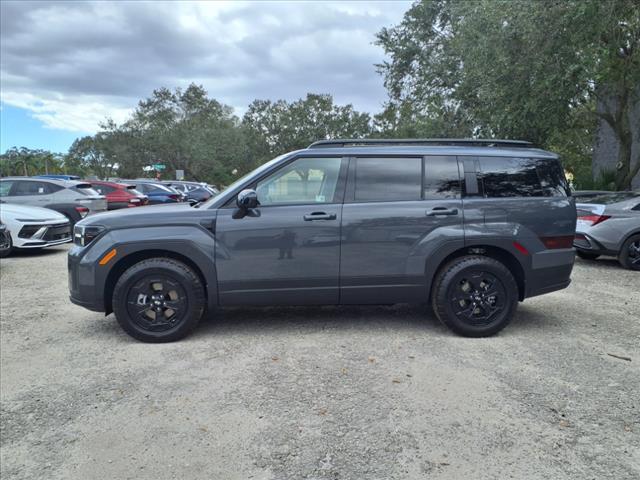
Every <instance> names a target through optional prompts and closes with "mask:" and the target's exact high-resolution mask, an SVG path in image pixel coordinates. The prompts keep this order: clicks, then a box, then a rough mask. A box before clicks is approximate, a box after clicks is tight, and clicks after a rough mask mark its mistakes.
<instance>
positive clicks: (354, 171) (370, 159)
mask: <svg viewBox="0 0 640 480" xmlns="http://www.w3.org/2000/svg"><path fill="white" fill-rule="evenodd" d="M575 227H576V207H575V204H574V201H573V199H572V198H571V196H570V190H569V188H568V185H567V182H566V180H565V176H564V172H563V169H562V167H561V164H560V161H559V159H558V156H557V155H555V154H553V153H550V152H547V151H544V150H540V149H537V148H533V146H532V145H531V144H529V143H527V142H523V141H507V140H392V141H390V140H324V141H319V142H316V143H314V144H312V145H310V146H309V147H308V148H306V149H303V150H298V151H295V152H291V153H288V154H285V155H282V156H280V157H277V158H275V159H274V160H272V161H270V162H268V163H266V164H264V165H262V166H260V167H259V168H257V169H256V170H254V171H253V172H251V173H249V174H248V175H246V176H244V177H243V178H241V179H239V180H238V181H236V182H235V183H233V184H232V185H230V186H229V187H228V188H227V189H226V190H225V191H223V192H222V193H220V194H219V195H217V196H215V197H213V198H212V199H210V200H209V201H207V202H205V203H202V204H199V206H198V207H197V208H192V207H189V206H188V205H186V204H178V205H159V206H153V207H147V208H140V209H138V208H134V209H128V210H123V211H118V212H112V213H111V214H108V215H104V214H99V215H93V216H91V217H88V218H86V219H85V220H83V221H81V222H79V223H78V224H77V225H76V227H75V229H74V243H75V245H74V246H73V247H72V248H71V250H70V251H69V257H68V264H69V288H70V292H71V301H73V302H74V303H76V304H78V305H81V306H83V307H86V308H88V309H90V310H94V311H100V312H105V313H106V314H109V313H111V312H114V313H115V316H116V318H117V321H118V322H119V323H120V325H121V326H122V328H123V329H124V330H125V331H126V332H127V333H129V334H130V335H131V336H133V337H135V338H137V339H139V340H142V341H148V342H164V341H172V340H177V339H180V338H182V337H184V336H185V335H187V334H188V333H189V332H190V331H192V329H193V328H194V327H195V326H196V325H197V324H198V322H199V320H200V319H201V318H202V316H203V315H205V312H211V314H212V315H214V313H213V312H214V310H215V308H217V307H225V306H231V305H326V304H336V305H349V304H393V303H400V302H403V303H404V302H415V303H430V304H431V305H432V307H433V310H434V312H435V314H436V316H437V317H438V318H439V319H440V320H441V321H442V322H443V323H444V324H445V325H447V326H448V327H449V328H450V329H451V330H453V331H454V332H456V333H458V334H460V335H464V336H470V337H481V336H488V335H492V334H495V333H496V332H498V331H500V330H501V329H502V328H504V327H505V326H506V325H507V324H508V323H509V322H510V321H511V319H512V318H513V317H514V313H515V311H516V306H517V304H518V302H519V301H522V300H524V299H526V298H529V297H533V296H536V295H540V294H544V293H548V292H552V291H555V290H559V289H562V288H565V287H567V286H568V285H569V282H570V275H571V270H572V268H573V263H574V250H573V247H572V244H573V237H574V232H575Z"/></svg>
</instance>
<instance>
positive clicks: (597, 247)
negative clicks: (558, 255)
mask: <svg viewBox="0 0 640 480" xmlns="http://www.w3.org/2000/svg"><path fill="white" fill-rule="evenodd" d="M573 246H574V247H575V249H576V250H578V251H580V252H585V253H593V254H595V255H618V252H617V251H615V250H613V249H611V248H607V247H606V246H605V245H603V244H602V243H600V242H599V241H598V240H596V239H595V238H593V237H592V236H591V235H589V234H587V233H581V232H578V233H576V237H575V240H574V241H573Z"/></svg>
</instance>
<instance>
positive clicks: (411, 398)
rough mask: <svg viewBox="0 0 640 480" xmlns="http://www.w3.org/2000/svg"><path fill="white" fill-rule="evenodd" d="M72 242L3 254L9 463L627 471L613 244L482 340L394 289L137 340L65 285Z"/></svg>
mask: <svg viewBox="0 0 640 480" xmlns="http://www.w3.org/2000/svg"><path fill="white" fill-rule="evenodd" d="M65 253H66V248H65V247H57V248H53V249H50V250H47V251H43V252H40V253H29V254H21V255H17V256H14V257H11V258H8V259H5V260H2V262H1V266H0V272H1V274H0V279H1V280H0V296H1V298H0V300H1V303H0V305H1V314H2V315H1V325H0V332H1V339H0V347H1V357H0V361H1V365H0V367H1V371H0V373H1V381H0V387H1V388H0V394H1V408H2V410H1V416H0V420H1V430H0V447H1V448H0V450H1V456H0V461H1V464H0V465H1V467H2V471H1V473H2V478H3V479H17V478H25V479H39V478H46V479H58V478H65V479H67V478H69V479H76V478H82V479H91V478H96V479H104V478H117V479H125V478H141V479H146V478H148V479H154V480H155V479H165V478H177V479H191V478H197V479H200V478H207V479H215V480H218V479H219V480H232V479H249V478H253V479H323V480H324V479H357V480H361V479H381V480H383V479H384V480H386V479H418V478H419V479H426V478H429V479H431V478H435V479H461V478H473V479H495V478H518V479H519V478H527V479H537V478H548V479H564V478H571V479H576V478H579V479H591V478H593V479H602V478H615V479H631V478H636V479H637V478H639V477H640V394H639V393H638V392H640V322H639V319H640V318H639V314H638V312H640V274H638V273H637V272H630V271H625V270H622V269H621V268H620V267H618V265H617V263H616V262H614V261H613V260H602V261H597V262H590V263H587V262H584V261H581V260H578V261H577V263H576V268H575V270H574V275H573V279H574V280H573V284H572V285H571V287H569V288H568V289H566V290H564V291H561V292H556V293H553V294H550V295H546V296H542V297H538V298H534V299H531V300H527V301H526V302H524V303H523V304H521V305H520V308H519V311H518V314H517V318H516V320H515V321H514V322H513V323H512V324H511V325H510V326H509V327H508V328H507V329H506V330H505V331H503V332H502V333H501V334H500V335H499V336H496V337H493V338H488V339H477V340H476V339H465V338H460V337H456V336H453V335H452V334H450V333H449V332H448V331H447V330H446V329H445V328H444V327H442V326H441V325H440V324H439V322H438V321H437V320H436V319H435V318H434V317H433V316H432V315H430V314H428V313H427V312H426V309H425V308H424V307H417V306H406V305H397V306H392V307H349V308H342V307H323V308H269V309H248V308H247V309H244V308H243V309H233V310H225V311H220V312H216V313H215V314H214V315H213V318H212V319H211V320H207V321H205V322H203V323H202V324H201V325H200V327H199V328H198V329H197V331H196V332H195V334H194V335H192V336H191V337H189V338H188V339H186V340H184V341H181V342H179V343H174V344H164V345H148V344H142V343H138V342H136V341H134V340H132V339H130V338H129V337H128V336H126V335H125V334H124V333H122V332H121V331H120V329H119V327H118V325H117V323H116V321H115V319H114V317H113V316H112V315H111V316H109V317H104V316H102V315H100V314H97V313H92V312H89V311H86V310H84V309H82V308H80V307H76V306H73V305H72V304H71V303H70V302H69V301H68V299H67V274H66V255H65ZM609 354H614V355H619V356H623V357H630V359H631V360H630V361H628V360H624V359H619V358H615V357H613V356H610V355H609Z"/></svg>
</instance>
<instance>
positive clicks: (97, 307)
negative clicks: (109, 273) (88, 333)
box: [67, 245, 105, 312]
mask: <svg viewBox="0 0 640 480" xmlns="http://www.w3.org/2000/svg"><path fill="white" fill-rule="evenodd" d="M82 253H83V249H82V248H81V247H78V246H76V245H74V246H73V247H71V249H70V250H69V253H68V255H67V270H68V274H69V299H70V300H71V302H72V303H74V304H75V305H79V306H81V307H84V308H86V309H88V310H92V311H94V312H104V311H105V307H104V299H103V294H102V290H101V289H98V288H96V272H95V268H96V262H95V261H93V260H90V261H83V260H85V256H83V255H82Z"/></svg>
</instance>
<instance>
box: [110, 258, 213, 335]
mask: <svg viewBox="0 0 640 480" xmlns="http://www.w3.org/2000/svg"><path fill="white" fill-rule="evenodd" d="M204 306H205V291H204V287H203V286H202V282H201V281H200V278H199V277H198V275H197V274H196V273H195V272H194V271H193V270H192V269H191V268H190V267H188V266H187V265H185V264H184V263H181V262H179V261H177V260H173V259H170V258H152V259H149V260H143V261H142V262H139V263H136V264H135V265H133V266H132V267H130V268H129V269H127V270H126V271H125V272H124V273H123V274H122V276H121V277H120V278H119V279H118V282H117V283H116V286H115V288H114V291H113V311H114V313H115V315H116V318H117V320H118V323H119V324H120V326H121V327H122V328H123V329H124V331H125V332H127V333H128V334H129V335H131V336H132V337H134V338H137V339H138V340H141V341H143V342H172V341H174V340H179V339H181V338H183V337H185V336H186V335H188V334H189V333H190V332H191V331H192V330H193V329H194V328H195V326H196V325H197V324H198V322H199V321H200V318H201V317H202V313H203V311H204Z"/></svg>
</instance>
